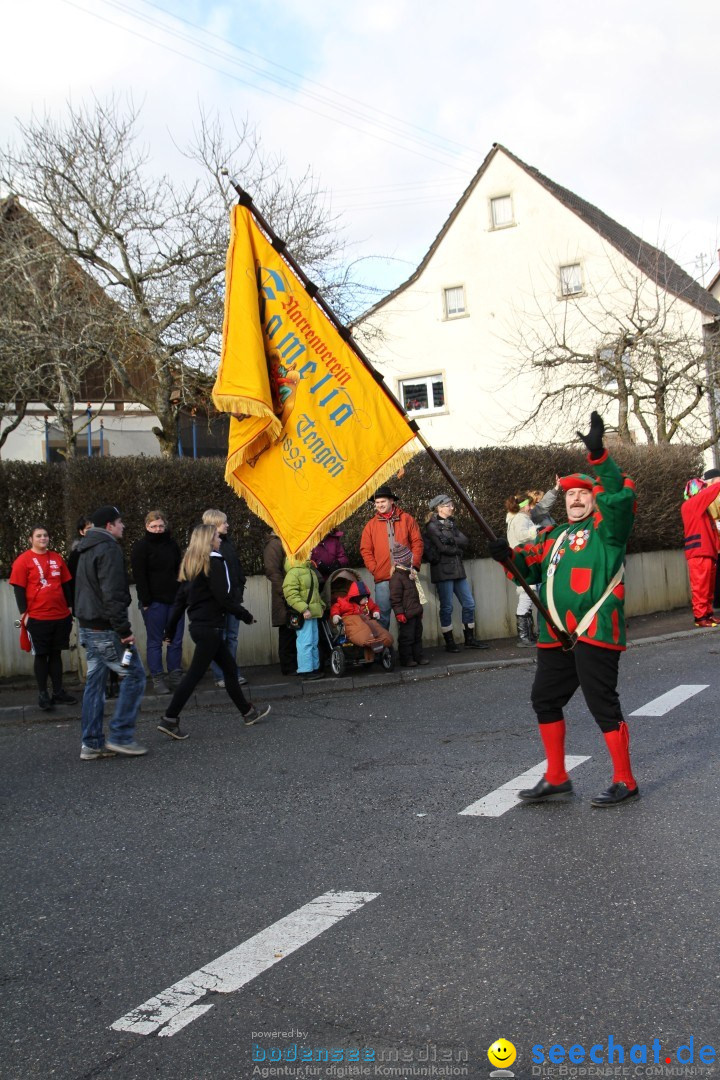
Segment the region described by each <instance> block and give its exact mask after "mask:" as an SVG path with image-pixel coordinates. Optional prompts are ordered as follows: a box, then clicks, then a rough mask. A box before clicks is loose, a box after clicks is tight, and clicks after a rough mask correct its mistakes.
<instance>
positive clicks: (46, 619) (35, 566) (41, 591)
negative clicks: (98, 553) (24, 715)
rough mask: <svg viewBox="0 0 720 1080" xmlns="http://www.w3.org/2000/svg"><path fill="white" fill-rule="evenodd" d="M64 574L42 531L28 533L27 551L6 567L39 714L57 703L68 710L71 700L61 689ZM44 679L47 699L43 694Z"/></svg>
mask: <svg viewBox="0 0 720 1080" xmlns="http://www.w3.org/2000/svg"><path fill="white" fill-rule="evenodd" d="M70 581H71V576H70V571H69V570H68V568H67V566H66V565H65V560H64V559H63V557H62V555H59V554H58V552H57V551H52V550H51V549H50V536H49V534H48V531H47V529H46V528H45V526H44V525H36V526H35V527H34V528H33V530H32V532H31V533H30V547H29V549H28V550H27V551H24V552H23V553H22V555H18V557H17V559H16V560H15V562H14V563H13V565H12V571H11V573H10V584H11V585H12V586H13V588H14V590H15V601H16V603H17V606H18V611H19V612H20V615H21V617H22V618H23V620H24V621H25V625H26V628H27V632H28V635H29V637H30V641H31V644H32V651H33V654H34V657H35V680H36V682H37V687H38V705H39V706H40V708H41V709H43V710H44V711H47V710H49V709H53V708H54V707H55V705H56V704H57V703H58V702H60V703H62V704H67V705H73V704H74V703H75V702H76V701H77V698H75V697H73V696H72V694H68V692H67V691H66V690H65V689H64V688H63V668H62V656H61V653H62V651H63V649H69V648H70V629H71V627H72V616H71V614H70V606H69V603H70V599H71V591H70ZM48 678H49V679H50V682H51V683H52V696H50V694H49V693H48Z"/></svg>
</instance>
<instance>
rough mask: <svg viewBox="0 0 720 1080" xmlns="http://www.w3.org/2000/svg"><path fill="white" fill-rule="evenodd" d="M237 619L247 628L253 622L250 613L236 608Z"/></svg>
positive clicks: (242, 608)
mask: <svg viewBox="0 0 720 1080" xmlns="http://www.w3.org/2000/svg"><path fill="white" fill-rule="evenodd" d="M238 618H239V619H240V621H241V622H244V623H246V624H247V626H250V625H251V623H254V622H255V620H254V619H253V617H252V615H251V614H250V612H249V611H248V610H247V608H244V607H241V608H238Z"/></svg>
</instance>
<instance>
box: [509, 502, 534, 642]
mask: <svg viewBox="0 0 720 1080" xmlns="http://www.w3.org/2000/svg"><path fill="white" fill-rule="evenodd" d="M531 508H532V499H531V498H530V496H529V495H528V494H527V493H524V494H520V495H511V496H510V498H509V499H506V500H505V509H506V510H507V516H506V518H505V522H506V527H507V541H508V544H509V545H510V547H511V548H516V547H520V545H522V544H528V543H530V544H532V543H534V542H535V539H536V537H537V526H536V525H535V524H534V522H533V520H532V518H531V516H530V511H531ZM516 592H517V608H516V610H515V619H516V623H517V632H518V640H517V644H518V646H519V647H520V648H521V649H531V648H533V646H534V645H535V642H536V641H537V636H536V634H535V624H534V622H533V615H532V608H533V605H532V600H531V599H530V597H529V596H528V594H527V593H526V592H525V590H524V589H521V588H520V586H519V585H518V586H517V588H516Z"/></svg>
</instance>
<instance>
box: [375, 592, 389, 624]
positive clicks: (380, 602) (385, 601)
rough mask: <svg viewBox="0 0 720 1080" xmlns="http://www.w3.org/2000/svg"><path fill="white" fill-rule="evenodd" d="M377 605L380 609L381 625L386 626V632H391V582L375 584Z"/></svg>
mask: <svg viewBox="0 0 720 1080" xmlns="http://www.w3.org/2000/svg"><path fill="white" fill-rule="evenodd" d="M375 603H376V604H377V606H378V607H379V608H380V625H381V626H384V627H385V629H386V630H389V629H390V616H391V615H392V604H391V603H390V582H389V581H376V582H375Z"/></svg>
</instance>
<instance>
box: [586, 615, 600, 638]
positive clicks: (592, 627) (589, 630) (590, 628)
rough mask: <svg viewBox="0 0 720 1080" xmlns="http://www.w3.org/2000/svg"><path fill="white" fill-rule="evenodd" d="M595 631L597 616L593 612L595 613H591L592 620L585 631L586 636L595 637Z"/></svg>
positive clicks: (596, 628) (596, 629)
mask: <svg viewBox="0 0 720 1080" xmlns="http://www.w3.org/2000/svg"><path fill="white" fill-rule="evenodd" d="M597 631H598V617H597V614H595V615H593V619H592V622H591V623H590V625H589V626H588V628H587V630H586V631H585V633H586V634H587V636H588V637H595V635H596V634H597Z"/></svg>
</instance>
